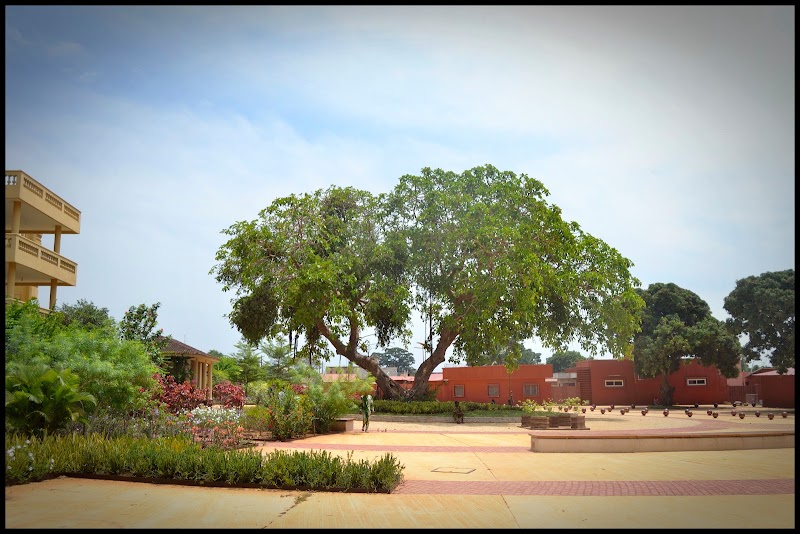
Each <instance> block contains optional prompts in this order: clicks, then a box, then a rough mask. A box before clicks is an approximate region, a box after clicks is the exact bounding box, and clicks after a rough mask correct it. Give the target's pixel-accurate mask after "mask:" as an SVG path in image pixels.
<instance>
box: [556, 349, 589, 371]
mask: <svg viewBox="0 0 800 534" xmlns="http://www.w3.org/2000/svg"><path fill="white" fill-rule="evenodd" d="M586 359H587V358H586V356H584V355H583V354H581V353H580V352H578V351H577V350H563V351H556V352H554V353H553V355H552V356H550V357H549V358H547V363H549V364H550V365H552V366H553V372H554V373H562V372H564V371H565V370H567V369H569V368H570V367H575V364H576V363H578V362H581V361H583V360H586Z"/></svg>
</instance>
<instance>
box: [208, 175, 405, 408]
mask: <svg viewBox="0 0 800 534" xmlns="http://www.w3.org/2000/svg"><path fill="white" fill-rule="evenodd" d="M383 208H384V207H383V204H382V201H381V197H376V196H373V195H372V194H371V193H369V192H367V191H361V190H357V189H354V188H352V187H347V188H340V187H336V186H331V187H329V188H328V189H325V190H317V191H316V192H314V193H313V194H304V195H299V196H297V195H292V196H289V197H285V198H280V199H277V200H275V201H274V202H273V203H272V204H271V205H270V206H269V207H267V208H266V209H264V210H262V211H261V212H260V214H259V218H258V219H256V220H254V221H249V222H247V221H243V222H238V223H236V224H234V225H233V226H231V227H230V228H228V229H226V230H224V231H223V233H225V234H227V235H228V236H230V239H229V240H228V241H227V242H226V243H225V244H224V245H223V246H222V247H220V249H219V250H218V252H217V255H216V259H217V261H218V262H219V263H218V264H217V265H216V266H215V267H214V268H213V269H212V270H211V273H212V274H215V276H216V280H217V281H218V282H221V283H222V284H223V290H225V291H228V290H230V289H235V292H236V298H234V300H233V302H232V303H233V310H232V311H231V313H230V314H229V319H230V321H231V323H232V324H233V325H234V326H236V328H237V329H238V330H239V332H240V333H241V334H242V336H243V337H244V338H245V340H247V341H248V342H250V343H253V344H256V343H258V342H259V341H260V340H262V339H264V338H272V337H274V336H276V335H278V334H280V333H283V332H288V333H289V343H290V344H292V343H293V340H294V342H296V340H297V339H298V336H301V337H302V339H303V345H302V346H301V347H300V349H299V350H298V352H297V354H298V356H300V357H304V358H305V357H307V358H308V360H309V362H310V363H312V366H315V365H313V363H318V362H320V361H326V360H328V359H330V357H331V356H332V354H331V352H330V349H329V348H328V346H327V344H326V343H325V341H327V342H328V343H329V344H330V346H332V347H333V349H334V351H335V352H336V353H337V354H340V355H342V356H344V357H346V358H347V359H348V360H350V361H352V362H353V363H354V364H356V365H358V366H359V367H361V368H362V369H365V370H367V371H368V372H369V373H370V374H372V376H374V377H375V378H376V381H377V383H378V387H379V388H380V389H381V390H382V392H383V394H384V397H385V398H401V397H403V396H404V390H403V389H402V388H401V387H400V385H399V384H397V383H395V382H394V381H393V380H391V379H390V378H389V376H388V375H386V373H384V372H383V371H382V370H381V369H380V366H379V364H378V360H377V359H375V358H371V357H370V356H369V355H367V354H365V352H366V351H367V346H366V343H365V342H364V339H363V338H364V337H365V335H366V334H365V329H368V328H371V329H373V330H374V332H375V334H376V335H377V339H378V344H379V346H382V347H383V346H387V345H388V344H389V342H390V341H391V340H392V339H393V338H402V339H407V338H408V337H409V336H410V334H409V332H408V329H407V325H408V323H409V320H410V311H411V309H410V305H411V301H410V282H409V280H408V279H407V276H406V271H405V262H406V256H405V254H406V250H405V246H404V245H405V244H404V243H403V242H402V241H400V240H399V236H398V235H397V233H396V232H394V233H393V232H391V231H387V229H386V225H385V224H384V222H385V216H384V213H385V212H384V209H383Z"/></svg>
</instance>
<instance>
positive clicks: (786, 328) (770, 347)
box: [723, 269, 795, 373]
mask: <svg viewBox="0 0 800 534" xmlns="http://www.w3.org/2000/svg"><path fill="white" fill-rule="evenodd" d="M723 307H724V308H725V311H727V312H728V313H729V314H730V315H731V318H730V319H728V320H727V321H726V324H727V327H728V329H729V331H730V332H732V333H733V334H735V335H737V336H738V335H746V336H747V343H746V344H745V345H744V349H743V350H744V357H745V360H746V361H748V362H751V361H754V360H760V359H762V358H763V359H766V360H768V361H769V362H770V363H771V365H772V366H773V367H775V368H776V369H777V370H778V372H779V373H786V371H787V369H788V368H790V367H794V322H795V310H794V269H788V270H785V271H777V272H766V273H762V274H760V275H758V276H748V277H747V278H743V279H741V280H737V281H736V288H735V289H734V290H733V291H731V292H730V294H729V295H728V296H727V297H725V301H724V305H723Z"/></svg>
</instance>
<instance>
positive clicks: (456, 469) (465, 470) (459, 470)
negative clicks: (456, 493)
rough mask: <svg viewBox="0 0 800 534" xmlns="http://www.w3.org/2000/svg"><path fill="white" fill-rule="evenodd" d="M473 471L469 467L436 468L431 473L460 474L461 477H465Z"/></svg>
mask: <svg viewBox="0 0 800 534" xmlns="http://www.w3.org/2000/svg"><path fill="white" fill-rule="evenodd" d="M473 471H475V469H474V468H472V469H471V468H469V467H437V468H436V469H434V470H433V471H432V472H433V473H461V474H462V475H466V474H468V473H472V472H473Z"/></svg>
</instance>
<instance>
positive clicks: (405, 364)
mask: <svg viewBox="0 0 800 534" xmlns="http://www.w3.org/2000/svg"><path fill="white" fill-rule="evenodd" d="M372 357H373V358H377V359H378V363H379V364H380V365H381V367H383V368H386V367H396V368H397V373H398V374H403V373H408V374H414V373H415V372H416V371H417V368H416V367H414V364H415V363H416V360H414V355H413V354H412V353H410V352H408V351H407V350H406V349H403V348H400V347H390V348H388V349H386V352H373V353H372Z"/></svg>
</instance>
